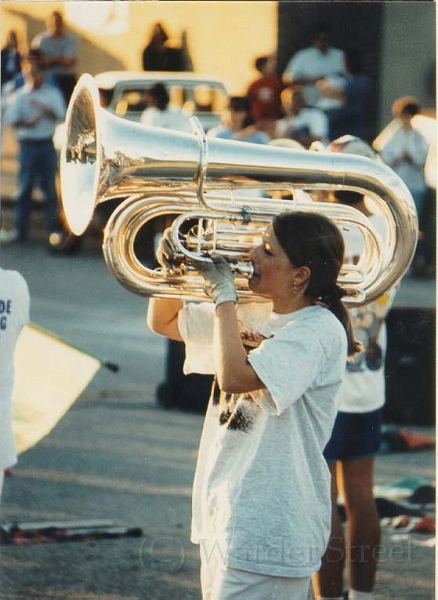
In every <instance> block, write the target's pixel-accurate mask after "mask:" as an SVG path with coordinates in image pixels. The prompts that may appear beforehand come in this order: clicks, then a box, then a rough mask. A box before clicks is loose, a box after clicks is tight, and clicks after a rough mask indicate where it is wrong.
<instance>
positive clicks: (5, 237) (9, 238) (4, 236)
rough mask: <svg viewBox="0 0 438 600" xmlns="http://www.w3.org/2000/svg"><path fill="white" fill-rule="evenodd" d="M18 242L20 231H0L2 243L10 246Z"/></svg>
mask: <svg viewBox="0 0 438 600" xmlns="http://www.w3.org/2000/svg"><path fill="white" fill-rule="evenodd" d="M16 240H18V231H17V230H16V229H0V242H3V244H10V243H11V242H15V241H16Z"/></svg>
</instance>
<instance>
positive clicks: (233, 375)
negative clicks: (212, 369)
mask: <svg viewBox="0 0 438 600" xmlns="http://www.w3.org/2000/svg"><path fill="white" fill-rule="evenodd" d="M214 339H215V347H214V351H215V358H216V372H217V380H218V384H219V387H220V389H221V390H223V391H224V392H229V393H231V394H238V393H243V392H252V391H254V390H260V389H262V388H264V387H265V385H264V383H263V382H262V381H261V380H260V379H259V378H258V376H257V374H256V372H255V371H254V369H253V368H252V366H251V365H250V364H249V362H248V360H247V357H246V352H245V348H244V347H243V343H242V340H241V337H240V332H239V328H238V323H237V315H236V308H235V304H234V302H224V303H223V304H220V305H219V306H218V307H217V308H216V317H215V336H214Z"/></svg>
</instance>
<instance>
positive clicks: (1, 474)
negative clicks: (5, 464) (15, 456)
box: [0, 469, 5, 502]
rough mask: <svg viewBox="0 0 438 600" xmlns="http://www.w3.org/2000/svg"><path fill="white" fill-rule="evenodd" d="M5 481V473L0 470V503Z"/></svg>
mask: <svg viewBox="0 0 438 600" xmlns="http://www.w3.org/2000/svg"><path fill="white" fill-rule="evenodd" d="M4 480H5V472H4V471H3V469H0V502H1V499H2V491H3V481H4Z"/></svg>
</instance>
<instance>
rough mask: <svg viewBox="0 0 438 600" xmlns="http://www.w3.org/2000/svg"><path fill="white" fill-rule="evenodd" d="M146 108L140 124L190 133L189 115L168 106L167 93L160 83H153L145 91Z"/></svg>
mask: <svg viewBox="0 0 438 600" xmlns="http://www.w3.org/2000/svg"><path fill="white" fill-rule="evenodd" d="M146 96H147V103H148V107H147V108H146V109H145V110H144V111H143V113H142V115H141V117H140V122H141V123H142V124H143V125H149V126H152V127H163V128H165V129H175V130H178V131H185V132H187V133H190V132H191V131H192V126H191V125H190V121H189V117H190V114H189V113H188V112H186V111H184V110H182V109H181V108H177V107H170V106H169V101H170V98H169V92H168V91H167V88H166V86H165V85H164V84H162V83H155V84H154V85H153V86H152V87H151V88H150V89H149V90H147V94H146Z"/></svg>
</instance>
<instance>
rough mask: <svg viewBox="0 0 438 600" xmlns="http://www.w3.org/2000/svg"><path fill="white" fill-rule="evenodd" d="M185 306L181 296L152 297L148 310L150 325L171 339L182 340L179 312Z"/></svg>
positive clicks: (148, 322) (155, 331)
mask: <svg viewBox="0 0 438 600" xmlns="http://www.w3.org/2000/svg"><path fill="white" fill-rule="evenodd" d="M182 306H183V303H182V300H180V299H179V298H175V299H174V298H150V299H149V305H148V312H147V324H148V327H149V328H150V329H151V330H152V331H153V332H154V333H159V334H160V335H164V336H165V337H168V338H170V339H171V340H176V341H178V342H182V341H183V339H182V337H181V334H180V332H179V328H178V313H179V311H180V310H181V308H182Z"/></svg>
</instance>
